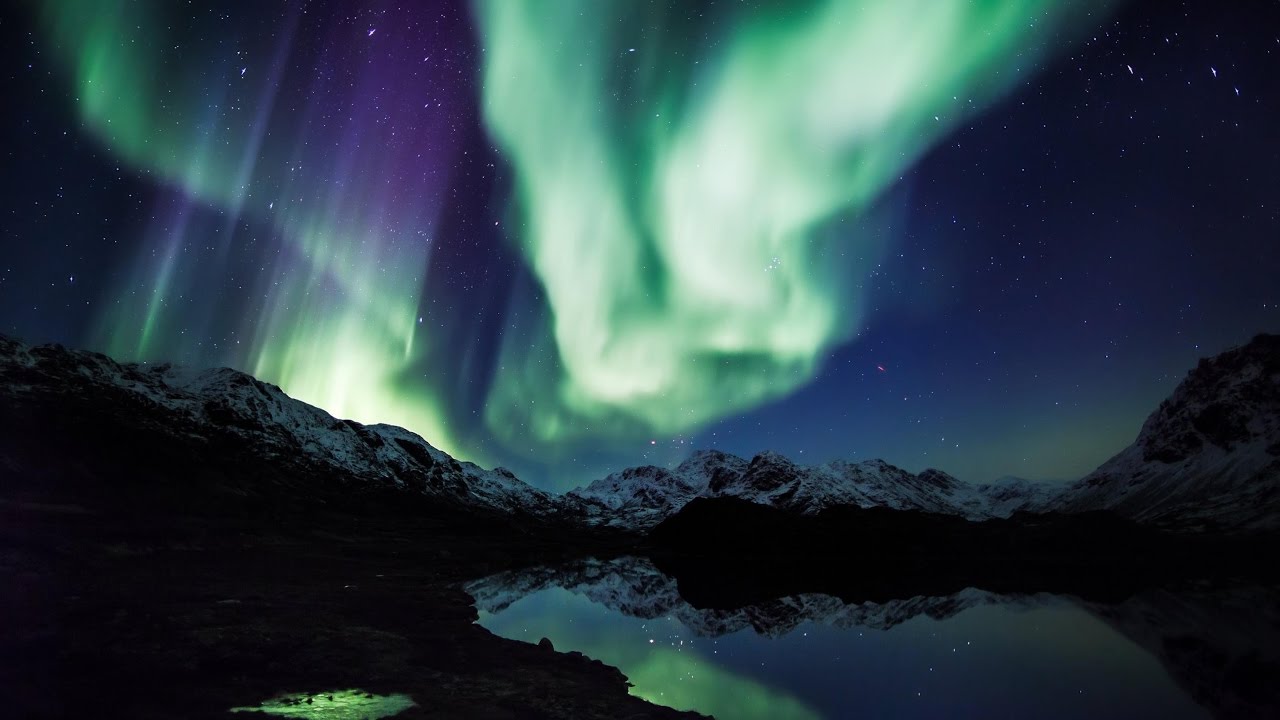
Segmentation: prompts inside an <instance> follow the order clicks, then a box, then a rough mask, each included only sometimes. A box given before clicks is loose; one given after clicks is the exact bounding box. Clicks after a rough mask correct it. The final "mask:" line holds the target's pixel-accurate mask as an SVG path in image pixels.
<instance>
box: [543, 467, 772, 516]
mask: <svg viewBox="0 0 1280 720" xmlns="http://www.w3.org/2000/svg"><path fill="white" fill-rule="evenodd" d="M746 468H747V461H745V460H743V459H742V458H740V457H737V456H736V455H730V454H728V453H723V452H720V451H718V450H701V451H698V452H696V453H694V454H693V455H691V456H690V457H689V458H688V459H687V460H685V461H684V462H683V463H681V464H680V465H679V466H678V467H677V468H675V469H674V470H668V469H666V468H660V467H656V466H653V465H642V466H640V467H634V468H627V469H626V470H622V471H620V472H616V473H613V474H611V475H608V476H606V477H604V478H601V479H599V480H596V481H595V482H593V483H591V484H590V485H588V486H586V487H583V488H578V489H576V490H571V491H570V492H569V493H567V494H566V496H565V499H566V501H567V502H568V503H570V504H572V505H573V506H574V508H575V510H576V511H577V512H579V513H581V514H582V515H584V516H585V517H586V518H588V521H589V522H591V523H593V524H597V525H603V526H606V527H618V528H626V529H648V528H651V527H653V526H655V525H657V524H658V523H660V522H662V520H663V519H664V518H666V517H668V516H670V515H671V514H673V513H675V512H676V511H677V510H679V509H680V508H682V507H684V506H685V504H686V503H688V502H689V501H690V500H692V499H693V498H695V497H698V496H699V495H701V494H703V493H705V492H706V491H707V488H708V487H709V486H711V485H713V484H718V483H721V482H728V481H729V480H730V479H732V478H736V477H738V476H740V475H741V474H742V473H743V472H745V471H746Z"/></svg>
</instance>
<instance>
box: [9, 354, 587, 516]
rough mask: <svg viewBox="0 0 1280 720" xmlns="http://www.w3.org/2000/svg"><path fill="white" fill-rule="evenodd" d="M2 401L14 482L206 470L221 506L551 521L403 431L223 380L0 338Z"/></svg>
mask: <svg viewBox="0 0 1280 720" xmlns="http://www.w3.org/2000/svg"><path fill="white" fill-rule="evenodd" d="M0 399H2V400H3V410H0V427H3V428H4V429H5V431H6V434H7V436H8V437H9V439H10V442H7V443H5V445H4V447H3V448H0V467H4V468H6V469H7V470H9V471H10V473H11V474H12V476H15V477H16V476H19V475H21V476H24V477H29V478H33V477H39V476H42V475H49V474H51V473H61V474H64V475H65V474H73V475H83V476H98V475H101V474H103V473H104V472H108V469H109V468H111V467H116V468H121V472H122V473H124V474H128V475H133V474H136V473H144V472H152V473H154V474H156V475H158V476H162V477H165V478H169V479H172V478H174V477H184V478H191V477H194V476H198V475H200V474H201V472H207V469H208V468H210V467H216V468H221V469H222V472H221V473H220V474H219V477H220V479H223V480H222V481H223V482H227V483H231V485H229V486H226V485H224V487H223V489H224V490H226V491H227V492H231V493H241V494H245V493H261V492H264V491H268V490H270V489H272V487H275V488H277V489H284V488H290V487H292V488H294V489H298V488H303V489H305V490H307V491H314V492H315V493H317V494H319V493H320V492H321V491H322V490H323V489H324V488H325V486H326V484H331V485H335V486H338V487H340V488H342V490H343V492H344V493H351V494H354V495H359V493H360V491H362V490H364V491H387V490H390V491H399V492H406V493H411V494H414V495H419V496H424V497H427V498H431V499H434V500H438V501H440V502H441V503H443V504H445V505H447V506H452V507H461V508H466V509H470V510H476V511H482V512H491V513H502V514H505V515H516V516H524V517H528V516H532V517H535V518H537V517H553V516H557V515H558V514H559V513H560V512H561V509H562V508H561V504H560V502H559V501H558V499H557V498H556V497H555V496H552V495H550V494H548V493H546V492H543V491H541V490H538V489H537V488H534V487H532V486H530V485H528V484H526V483H524V482H522V481H520V480H519V479H517V478H516V477H515V476H514V475H513V474H511V472H509V471H507V470H505V469H503V468H498V469H495V470H484V469H482V468H480V467H478V466H476V465H474V464H472V463H469V462H459V461H458V460H455V459H454V458H452V457H450V456H449V455H448V454H446V453H444V452H442V451H441V450H439V449H437V448H435V447H432V446H431V444H430V443H428V442H426V441H425V440H423V439H422V438H421V437H419V436H418V435H416V434H414V433H412V432H410V431H408V430H405V429H403V428H399V427H395V426H392V425H362V424H360V423H358V422H354V421H351V420H339V419H337V418H335V417H333V416H332V415H330V414H329V413H327V412H325V411H324V410H321V409H319V408H316V407H313V406H311V405H308V404H307V403H304V402H301V401H299V400H295V399H293V398H291V397H289V396H288V395H286V394H285V393H284V392H283V391H281V390H280V388H278V387H276V386H275V385H271V384H268V383H264V382H262V381H259V380H257V379H255V378H254V377H252V376H251V375H247V374H245V373H242V372H238V371H236V370H232V369H229V368H217V369H210V370H197V369H191V368H183V367H177V366H173V365H169V364H161V365H146V364H135V363H117V362H115V361H114V360H112V359H110V358H108V357H107V356H105V355H101V354H98V353H91V352H82V351H75V350H68V349H66V348H64V347H62V346H59V345H42V346H38V347H29V346H27V345H24V344H23V343H21V342H19V341H17V340H14V339H12V338H7V337H3V336H0ZM22 436H25V440H24V441H22V442H19V441H17V440H16V438H18V437H22ZM95 456H96V457H95ZM162 459H163V460H162ZM237 483H238V484H237ZM339 497H341V496H339Z"/></svg>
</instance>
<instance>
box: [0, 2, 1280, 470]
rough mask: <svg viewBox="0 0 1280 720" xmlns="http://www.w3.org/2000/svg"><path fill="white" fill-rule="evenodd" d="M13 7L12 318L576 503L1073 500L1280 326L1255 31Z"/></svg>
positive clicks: (667, 7) (838, 12)
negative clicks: (606, 474) (1233, 351)
mask: <svg viewBox="0 0 1280 720" xmlns="http://www.w3.org/2000/svg"><path fill="white" fill-rule="evenodd" d="M1259 12H1261V11H1259ZM13 15H14V16H13V17H11V18H10V17H6V19H5V23H4V26H3V27H4V32H5V33H6V38H7V39H8V40H10V41H11V42H10V43H9V45H10V46H11V48H12V49H11V50H10V51H9V52H10V53H11V54H12V56H13V57H11V58H10V62H9V63H8V66H7V67H8V68H9V71H8V72H9V75H8V76H7V82H8V83H9V86H8V87H7V88H6V89H7V90H8V93H7V95H8V96H9V97H12V98H16V99H18V100H20V103H19V106H20V107H21V108H22V111H21V112H19V113H13V114H12V115H11V117H10V118H9V119H8V120H7V121H6V126H5V130H6V136H7V137H8V138H10V143H9V150H8V159H7V161H6V168H7V170H8V171H7V172H6V189H7V192H6V193H5V197H6V200H5V201H4V202H5V203H6V208H5V210H6V212H5V213H4V217H5V218H6V225H5V227H4V236H3V237H4V239H3V255H0V264H2V265H3V267H0V270H2V271H3V273H4V274H3V275H0V299H2V300H3V305H2V306H0V308H3V310H2V314H0V330H2V331H4V332H11V333H14V334H18V335H23V336H26V337H28V338H29V339H31V340H58V341H61V342H65V343H68V344H74V345H80V346H86V347H92V348H95V349H100V350H102V351H104V352H108V353H110V354H112V355H114V356H116V357H120V358H122V359H131V360H146V361H170V360H172V361H180V362H188V363H196V364H206V365H211V364H226V365H231V366H234V367H238V368H242V369H244V370H247V371H250V372H253V373H254V374H256V375H258V376H259V377H261V378H263V379H265V380H268V381H271V382H275V383H277V384H279V385H280V386H281V387H282V388H284V389H285V390H286V392H288V393H290V394H291V395H294V396H295V397H298V398H301V399H303V400H306V401H308V402H311V403H314V404H316V405H319V406H321V407H323V408H325V409H326V410H329V411H330V412H332V413H333V414H335V415H338V416H340V417H351V418H354V419H357V420H360V421H363V422H388V423H393V424H399V425H404V426H406V427H408V428H410V429H412V430H414V431H416V432H418V433H420V434H421V435H423V436H424V437H425V438H427V439H428V440H429V441H430V442H432V443H433V444H435V445H437V446H439V447H441V448H442V449H445V450H447V451H449V452H451V453H453V454H455V455H458V456H460V457H463V458H467V459H472V460H475V461H477V462H481V463H486V464H499V463H500V464H505V465H508V466H510V467H512V468H514V469H516V470H517V472H519V473H520V474H521V475H522V477H527V478H528V479H530V480H531V481H534V482H537V483H540V484H543V485H546V486H548V487H560V488H563V487H566V486H571V485H574V484H578V483H579V482H582V481H583V480H585V479H589V478H590V477H591V476H592V475H593V474H595V473H598V472H599V471H601V470H602V469H607V468H614V467H616V466H618V465H633V464H637V462H638V461H639V460H641V459H642V458H644V459H647V460H648V461H652V462H666V461H670V460H673V459H678V457H679V456H680V454H682V453H684V452H687V450H688V449H689V448H690V447H691V446H693V445H697V446H718V447H721V448H723V449H726V450H729V451H734V452H737V453H739V454H743V455H748V456H749V455H750V454H752V453H754V452H757V451H759V450H762V449H766V448H772V449H778V450H781V451H783V452H787V453H788V454H791V455H793V456H801V454H802V453H803V456H802V457H804V458H809V457H814V459H816V460H819V461H821V460H825V459H829V458H834V457H867V456H882V457H885V458H886V459H888V460H890V461H891V462H895V463H897V464H900V465H903V466H904V467H908V468H912V469H921V468H923V467H925V466H928V465H937V466H939V467H942V468H944V469H946V470H948V471H950V472H953V473H955V474H957V475H959V476H961V477H963V478H965V479H972V480H976V481H984V480H990V479H992V478H994V477H995V476H997V475H1000V474H1006V473H1010V474H1019V475H1027V476H1032V477H1051V478H1062V477H1069V476H1072V475H1073V474H1079V473H1082V472H1084V471H1087V470H1088V469H1091V467H1092V466H1094V465H1096V464H1097V463H1098V462H1099V461H1101V460H1102V459H1105V457H1106V456H1107V455H1108V454H1109V453H1110V452H1113V451H1114V450H1116V449H1118V448H1119V447H1121V446H1122V445H1124V444H1126V443H1127V442H1128V441H1129V440H1130V439H1131V438H1132V435H1133V433H1135V432H1136V430H1137V427H1138V424H1139V423H1140V422H1141V419H1142V416H1143V415H1145V413H1146V412H1147V411H1148V410H1149V409H1150V408H1151V407H1152V406H1153V405H1154V403H1155V402H1156V401H1158V400H1159V399H1160V398H1162V397H1163V396H1164V395H1165V394H1166V393H1167V392H1168V390H1169V389H1170V388H1171V387H1172V386H1173V384H1175V383H1176V380H1177V377H1178V376H1179V375H1180V374H1181V373H1182V372H1184V371H1185V370H1186V369H1187V368H1188V367H1190V366H1191V364H1193V363H1194V361H1195V358H1197V357H1199V356H1201V355H1205V354H1209V353H1212V352H1216V351H1218V350H1221V349H1222V348H1223V347H1225V346H1226V345H1228V344H1231V343H1235V342H1240V341H1243V340H1245V339H1247V338H1248V337H1249V336H1250V335H1252V334H1253V333H1255V332H1258V331H1262V330H1268V329H1269V330H1275V329H1276V326H1277V322H1280V311H1278V310H1277V303H1280V296H1277V295H1276V288H1275V284H1274V282H1272V280H1271V279H1269V278H1271V277H1272V275H1273V273H1272V272H1270V271H1269V269H1270V270H1271V271H1273V270H1274V268H1276V267H1277V266H1280V257H1278V256H1277V253H1278V252H1280V251H1278V250H1277V249H1276V246H1277V243H1275V242H1267V239H1268V238H1270V239H1271V240H1274V238H1275V237H1277V236H1278V235H1280V233H1278V228H1280V221H1278V220H1277V212H1276V209H1275V203H1274V191H1275V189H1276V188H1277V187H1278V186H1280V179H1278V175H1277V170H1276V167H1277V166H1278V165H1280V163H1277V162H1276V160H1277V157H1276V143H1275V140H1276V130H1275V128H1274V123H1272V122H1269V120H1268V118H1272V117H1274V115H1273V112H1274V111H1275V110H1276V107H1275V105H1276V100H1275V98H1273V97H1271V96H1269V95H1266V94H1264V93H1262V88H1263V87H1264V86H1265V83H1266V78H1268V77H1271V74H1272V73H1274V72H1275V71H1276V70H1277V68H1276V63H1277V55H1276V53H1277V52H1280V46H1277V45H1276V44H1275V42H1274V41H1273V39H1269V36H1267V37H1264V35H1265V33H1263V32H1262V31H1261V30H1260V29H1258V28H1261V27H1265V25H1266V23H1265V22H1260V21H1259V18H1258V17H1255V16H1250V15H1249V14H1247V13H1238V14H1236V15H1233V16H1231V17H1220V16H1218V15H1217V14H1214V13H1213V12H1211V7H1210V6H1209V5H1207V4H1206V5H1204V7H1203V8H1197V7H1195V6H1194V4H1193V7H1192V9H1191V10H1189V11H1188V12H1187V13H1186V14H1184V15H1182V16H1178V17H1174V16H1172V15H1166V14H1161V13H1160V12H1159V11H1158V4H1156V3H1146V4H1142V3H1133V4H1129V5H1122V4H1116V3H1106V2H1055V1H1053V0H1008V1H1005V2H996V1H994V0H993V1H991V2H959V1H957V2H950V1H945V0H944V1H942V2H932V1H928V2H926V1H924V0H919V1H906V2H889V1H887V0H886V1H885V2H874V1H872V0H805V1H804V2H774V1H763V2H755V3H738V2H734V3H730V2H707V3H685V2H675V1H671V2H666V1H653V2H596V3H579V2H568V1H565V2H554V1H550V0H549V1H547V2H532V1H531V2H519V1H516V0H478V1H477V2H474V3H466V2H436V3H418V4H413V5H411V6H397V5H395V4H392V3H388V2H372V1H364V0H361V1H359V2H352V3H327V2H305V3H304V2H279V3H261V2H258V3H229V4H216V5H213V4H209V5H203V6H202V5H201V4H199V3H195V4H178V3H169V2H161V1H160V0H109V1H106V2H102V1H97V0H62V1H60V2H35V1H32V2H27V3H25V4H23V5H21V6H20V9H19V11H18V12H17V13H14V14H13ZM1201 26H1208V27H1211V28H1216V29H1217V32H1216V33H1211V32H1195V33H1192V32H1191V28H1192V27H1201ZM1192 178H1194V182H1192V180H1191V179H1192ZM32 208H35V210H32ZM879 368H883V370H881V369H879ZM1134 378H1139V380H1134Z"/></svg>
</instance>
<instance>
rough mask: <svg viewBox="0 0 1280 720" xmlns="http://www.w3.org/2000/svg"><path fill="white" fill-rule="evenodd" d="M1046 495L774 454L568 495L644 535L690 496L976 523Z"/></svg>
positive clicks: (607, 482)
mask: <svg viewBox="0 0 1280 720" xmlns="http://www.w3.org/2000/svg"><path fill="white" fill-rule="evenodd" d="M1051 489H1052V486H1044V487H1042V486H1041V485H1040V484H1038V483H1031V482H1029V481H1020V482H1019V483H1009V484H1008V485H1007V486H1006V484H1005V483H993V484H990V485H982V486H972V485H967V484H965V483H962V482H960V481H959V480H957V479H956V478H954V477H952V476H950V475H948V474H946V473H944V472H942V471H940V470H933V469H928V470H924V471H922V472H920V473H918V474H916V473H910V472H907V471H906V470H903V469H902V468H899V467H895V466H894V465H890V464H889V463H887V462H885V461H883V460H864V461H861V462H851V461H847V460H837V461H834V462H829V463H824V464H822V465H816V466H805V465H800V464H798V463H795V462H792V461H791V460H790V459H788V458H786V457H785V456H783V455H780V454H778V453H775V452H764V453H760V454H759V455H756V456H755V457H754V458H752V459H751V460H750V461H747V460H744V459H742V458H740V457H738V456H736V455H730V454H728V453H724V452H720V451H718V450H700V451H698V452H695V453H694V454H693V455H691V456H690V457H689V458H688V459H687V460H685V461H684V462H683V463H681V464H680V465H679V466H678V467H676V468H675V469H671V470H669V469H666V468H660V467H654V466H652V465H647V466H642V467H637V468H629V469H627V470H623V471H621V472H616V473H613V474H612V475H609V476H608V477H605V478H602V479H600V480H597V481H595V482H593V483H591V484H590V485H588V486H586V487H584V488H579V489H577V490H574V491H571V492H570V493H569V494H568V497H570V498H573V499H576V500H579V501H581V502H582V507H583V512H585V513H586V514H587V515H588V516H589V517H592V518H596V519H598V521H599V522H601V523H603V524H606V525H609V526H612V527H621V528H629V529H636V530H647V529H650V528H652V527H654V526H656V525H657V524H658V523H660V522H661V521H662V520H664V519H666V518H667V517H669V516H671V515H672V514H674V513H676V512H677V511H679V510H680V508H682V507H684V505H685V504H687V503H688V502H689V501H690V500H692V499H694V498H695V497H709V498H715V497H732V498H738V499H741V500H747V501H749V502H753V503H756V504H758V505H769V506H772V507H777V508H781V509H784V510H791V511H794V512H797V513H801V514H806V515H811V514H814V513H818V512H820V511H822V510H824V509H826V508H829V507H832V506H835V505H857V506H858V507H861V508H871V507H887V508H890V509H893V510H919V511H923V512H930V513H942V514H948V515H960V516H962V517H966V518H969V519H972V520H978V519H985V518H989V517H1007V516H1008V515H1009V514H1010V513H1012V512H1014V511H1016V510H1023V509H1030V508H1032V507H1034V506H1038V505H1039V504H1041V503H1042V502H1043V501H1044V498H1043V494H1044V493H1048V492H1049V491H1050V490H1051Z"/></svg>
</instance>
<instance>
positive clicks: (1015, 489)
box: [973, 475, 1067, 517]
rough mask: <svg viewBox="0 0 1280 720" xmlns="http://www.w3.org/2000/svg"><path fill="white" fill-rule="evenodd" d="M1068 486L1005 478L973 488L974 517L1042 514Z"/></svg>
mask: <svg viewBox="0 0 1280 720" xmlns="http://www.w3.org/2000/svg"><path fill="white" fill-rule="evenodd" d="M1066 487H1067V485H1066V483H1063V482H1060V481H1059V482H1054V481H1050V480H1027V479H1026V478H1020V477H1013V476H1011V475H1007V476H1005V477H1002V478H1000V479H998V480H996V481H995V482H990V483H983V484H981V485H977V486H975V487H974V488H973V491H974V506H975V507H974V508H973V510H974V512H975V514H982V513H987V514H989V515H990V516H991V517H1009V516H1010V515H1012V514H1014V513H1017V512H1043V511H1044V509H1045V508H1046V507H1048V505H1049V504H1050V503H1051V502H1053V501H1054V500H1056V499H1057V498H1058V496H1059V495H1061V494H1062V491H1063V490H1064V489H1065V488H1066Z"/></svg>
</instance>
